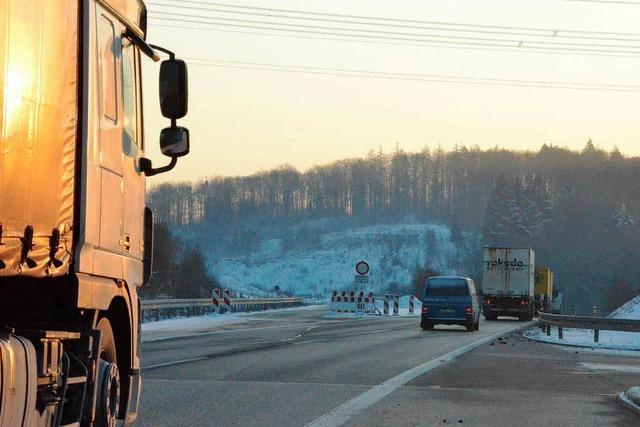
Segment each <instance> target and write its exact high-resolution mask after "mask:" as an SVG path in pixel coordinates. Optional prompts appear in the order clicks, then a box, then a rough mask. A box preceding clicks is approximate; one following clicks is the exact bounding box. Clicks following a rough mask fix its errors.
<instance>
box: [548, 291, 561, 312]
mask: <svg viewBox="0 0 640 427" xmlns="http://www.w3.org/2000/svg"><path fill="white" fill-rule="evenodd" d="M562 310H563V295H562V291H561V290H560V289H554V290H553V299H552V300H551V304H550V306H549V311H550V312H551V313H553V314H562Z"/></svg>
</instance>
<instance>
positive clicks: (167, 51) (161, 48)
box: [149, 44, 176, 60]
mask: <svg viewBox="0 0 640 427" xmlns="http://www.w3.org/2000/svg"><path fill="white" fill-rule="evenodd" d="M149 46H151V47H152V48H154V49H155V50H159V51H160V52H164V53H166V54H167V55H169V59H171V60H174V59H176V54H175V53H173V52H171V51H170V50H169V49H165V48H163V47H160V46H158V45H155V44H150V45H149Z"/></svg>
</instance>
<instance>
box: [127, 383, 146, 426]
mask: <svg viewBox="0 0 640 427" xmlns="http://www.w3.org/2000/svg"><path fill="white" fill-rule="evenodd" d="M141 390H142V376H141V375H140V370H136V372H134V373H133V375H129V399H128V400H127V407H126V408H125V409H126V412H125V413H126V416H125V421H124V422H125V425H129V424H131V423H133V422H134V421H135V420H136V419H137V418H138V407H139V404H140V392H141Z"/></svg>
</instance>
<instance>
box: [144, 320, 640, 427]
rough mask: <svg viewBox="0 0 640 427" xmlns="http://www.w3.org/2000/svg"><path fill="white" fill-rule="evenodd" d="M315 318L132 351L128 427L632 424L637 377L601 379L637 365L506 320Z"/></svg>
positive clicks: (248, 325)
mask: <svg viewBox="0 0 640 427" xmlns="http://www.w3.org/2000/svg"><path fill="white" fill-rule="evenodd" d="M324 313H325V312H324V310H303V311H284V312H282V313H278V312H270V313H256V314H255V315H252V316H250V317H249V318H248V319H246V320H247V321H245V322H243V323H240V324H236V325H224V326H220V327H217V328H216V329H214V330H212V331H203V333H200V334H198V335H195V336H188V337H183V338H171V339H166V340H162V341H156V342H146V343H143V347H142V359H143V378H144V380H143V381H144V382H143V397H142V402H141V416H140V418H139V423H138V424H137V425H140V426H156V427H157V426H209V425H219V426H238V425H242V426H305V425H312V426H336V425H351V426H370V425H380V426H382V425H412V426H413V425H415V426H422V425H425V426H428V425H449V424H456V425H459V424H464V425H494V426H496V425H504V426H510V425H521V426H524V425H547V426H548V425H565V426H566V425H594V426H595V425H621V426H625V425H637V423H638V422H640V420H639V419H638V418H636V416H635V415H634V414H632V413H631V412H629V411H628V410H626V409H624V408H622V407H621V406H620V405H619V404H618V403H617V402H616V400H615V394H616V393H618V392H619V391H622V390H624V389H625V388H626V387H628V386H630V385H635V384H640V375H639V374H638V372H637V371H636V373H629V372H626V371H624V370H623V371H619V370H618V371H615V370H608V369H606V368H607V366H609V365H611V364H615V365H619V366H632V365H634V364H636V365H637V362H638V361H640V359H637V358H633V359H626V358H619V357H611V356H598V355H590V354H583V353H582V352H580V351H578V353H575V352H574V351H566V350H563V349H561V348H559V347H553V346H549V345H547V344H542V343H537V342H530V341H528V340H526V339H525V338H523V337H522V336H521V335H520V334H519V332H514V331H516V330H517V329H518V328H519V327H521V326H522V324H521V323H520V322H517V321H506V320H504V321H503V320H500V321H497V322H482V323H481V327H480V331H479V332H474V333H467V332H465V331H464V329H463V328H457V327H438V328H441V329H436V330H435V331H429V332H425V331H422V330H421V329H420V328H419V320H418V318H406V317H404V318H391V317H388V318H373V319H371V318H365V319H331V318H326V317H324V316H323V315H324ZM587 363H591V365H589V364H587ZM594 366H597V367H599V368H598V369H594ZM602 366H604V367H605V368H602ZM634 383H635V384H634Z"/></svg>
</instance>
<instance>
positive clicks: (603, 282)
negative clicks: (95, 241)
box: [148, 141, 640, 312]
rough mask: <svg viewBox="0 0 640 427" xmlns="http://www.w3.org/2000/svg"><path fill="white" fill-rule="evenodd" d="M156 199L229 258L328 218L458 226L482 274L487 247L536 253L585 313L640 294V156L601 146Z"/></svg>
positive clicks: (160, 219) (339, 172)
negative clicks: (468, 238)
mask: <svg viewBox="0 0 640 427" xmlns="http://www.w3.org/2000/svg"><path fill="white" fill-rule="evenodd" d="M148 198H149V203H150V205H151V207H152V209H153V211H154V214H155V220H156V224H160V226H161V227H166V228H167V229H168V230H171V231H172V232H173V233H174V235H177V236H179V235H180V233H181V232H182V231H184V230H192V231H193V230H197V232H198V233H200V235H201V236H202V239H208V240H211V239H215V240H216V241H217V242H218V244H217V247H218V248H219V250H220V253H225V252H226V253H229V254H235V253H245V254H247V253H251V252H252V251H253V250H255V249H256V248H258V247H259V245H260V241H261V239H264V238H266V237H268V236H267V235H266V234H268V233H276V234H277V233H281V234H282V233H285V234H286V233H287V232H286V231H283V230H288V229H290V228H291V227H293V226H295V227H297V230H300V227H301V225H302V227H303V228H302V230H303V231H304V224H305V223H308V222H312V221H317V220H322V219H325V218H344V219H347V220H348V222H347V223H348V224H358V225H366V224H391V223H398V222H402V221H405V220H406V219H407V218H411V220H412V221H418V222H439V223H443V224H447V225H449V226H450V228H451V239H452V240H454V241H457V243H464V242H461V241H462V240H464V239H466V237H465V236H470V235H475V236H477V237H478V238H476V239H473V246H474V247H473V248H472V249H471V250H470V251H468V254H467V259H465V260H464V262H462V263H461V265H463V266H464V270H463V272H464V273H465V274H468V275H470V276H472V277H474V278H476V279H479V273H480V249H481V247H482V246H486V245H504V246H525V247H532V248H534V250H535V251H536V261H537V264H540V265H548V266H549V267H550V268H551V269H552V270H553V271H554V272H555V277H556V282H557V286H558V287H559V288H561V289H562V290H563V291H565V298H566V300H567V302H568V303H569V307H570V308H571V309H572V310H574V309H575V310H576V311H577V312H588V311H589V312H590V309H591V307H592V306H593V305H596V306H597V307H598V309H599V310H602V311H606V310H609V309H613V308H615V307H617V305H620V303H622V302H624V301H626V300H627V299H629V297H630V296H633V295H635V294H637V293H638V292H639V291H640V287H639V285H640V223H639V222H638V220H639V219H640V158H637V157H626V156H624V155H623V154H622V153H620V152H619V151H618V150H617V149H614V150H612V151H605V150H602V149H599V148H598V147H596V146H595V145H594V144H593V143H592V142H591V141H588V142H587V143H586V145H585V147H584V149H582V150H580V151H575V150H569V149H566V148H561V147H557V146H553V145H543V146H542V147H541V149H540V150H539V151H536V152H533V151H526V152H524V151H514V150H508V149H497V148H496V149H490V150H481V149H479V148H477V147H473V148H468V147H457V148H456V149H454V150H451V151H445V150H442V149H436V150H429V149H427V148H425V149H424V150H422V151H420V152H415V153H408V152H405V151H402V150H399V149H398V150H396V151H395V152H393V153H388V154H385V153H382V152H374V151H372V152H370V153H369V155H367V156H366V157H364V158H355V159H347V160H341V161H337V162H334V163H331V164H328V165H322V166H316V167H313V168H311V169H309V170H307V171H304V172H301V171H298V170H296V169H295V168H293V167H290V166H282V167H280V168H276V169H273V170H269V171H263V172H259V173H256V174H254V175H251V176H246V177H213V178H209V179H207V180H203V181H200V182H185V183H177V184H162V185H159V186H157V187H155V188H153V189H152V190H151V191H150V193H149V196H148ZM265 230H267V231H265ZM307 234H308V235H307V236H306V237H305V240H306V239H313V237H314V233H313V232H311V231H308V230H307ZM285 237H286V236H285ZM161 245H162V241H160V242H159V243H158V245H157V246H161ZM155 246H156V245H154V247H155ZM158 250H160V251H162V248H160V247H158ZM190 250H191V251H192V250H193V248H190ZM421 267H423V268H428V267H429V266H421Z"/></svg>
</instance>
